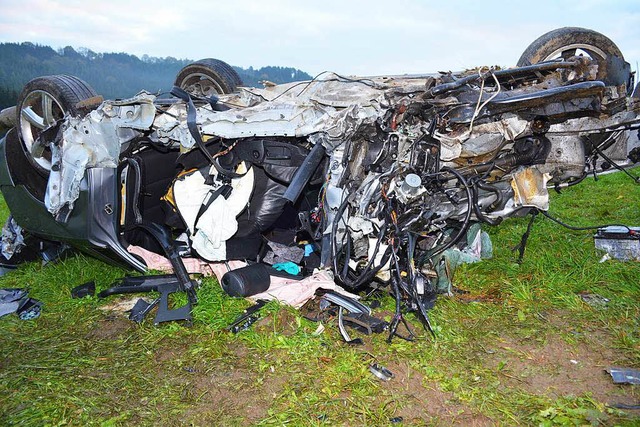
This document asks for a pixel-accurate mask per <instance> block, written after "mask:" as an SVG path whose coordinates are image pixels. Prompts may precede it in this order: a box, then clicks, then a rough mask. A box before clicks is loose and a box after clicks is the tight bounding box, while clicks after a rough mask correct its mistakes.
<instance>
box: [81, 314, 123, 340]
mask: <svg viewBox="0 0 640 427" xmlns="http://www.w3.org/2000/svg"><path fill="white" fill-rule="evenodd" d="M132 327H133V324H132V322H131V320H128V319H124V318H122V317H120V316H117V315H108V316H107V317H105V318H104V319H103V320H100V321H99V322H98V324H97V325H96V327H95V328H93V329H92V330H90V331H89V332H88V333H87V335H86V336H85V338H87V339H95V340H115V339H118V338H120V337H122V336H125V335H127V334H128V331H129V329H131V328H132Z"/></svg>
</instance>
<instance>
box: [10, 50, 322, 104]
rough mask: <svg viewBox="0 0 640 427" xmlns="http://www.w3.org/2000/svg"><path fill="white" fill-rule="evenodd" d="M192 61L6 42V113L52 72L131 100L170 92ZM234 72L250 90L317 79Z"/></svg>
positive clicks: (281, 71)
mask: <svg viewBox="0 0 640 427" xmlns="http://www.w3.org/2000/svg"><path fill="white" fill-rule="evenodd" d="M197 59H201V58H197ZM219 59H222V60H224V58H219ZM191 62H193V61H192V60H189V59H176V58H172V57H170V56H169V57H166V58H155V57H149V56H147V55H143V56H142V58H138V57H137V56H134V55H129V54H126V53H96V52H93V51H91V50H89V49H86V48H78V49H74V48H72V47H70V46H67V47H65V48H64V49H59V50H57V51H56V50H54V49H52V48H50V47H49V46H41V45H36V44H33V43H29V42H25V43H0V109H2V108H6V107H9V106H12V105H15V104H16V100H17V98H18V95H19V94H20V90H21V89H22V87H23V86H24V84H25V83H26V82H28V81H29V80H31V79H32V78H34V77H38V76H45V75H51V74H71V75H74V76H77V77H80V78H81V79H83V80H85V81H86V82H87V83H89V84H90V85H91V86H93V88H94V89H95V90H96V92H98V93H99V94H100V95H102V96H103V97H104V98H105V99H115V98H126V97H130V96H133V95H135V94H136V93H138V92H139V91H141V90H143V89H145V90H147V91H149V92H152V93H156V92H166V91H168V90H170V89H171V87H172V86H173V82H174V79H175V77H176V74H177V73H178V71H179V70H180V69H181V68H182V67H184V66H185V65H187V64H189V63H191ZM233 68H235V70H236V71H237V72H238V74H239V75H240V77H241V78H242V81H243V82H244V84H245V85H247V86H258V85H259V81H260V80H269V81H272V82H274V83H286V82H291V81H298V80H307V79H311V76H310V75H309V74H307V73H305V72H303V71H300V70H298V69H295V68H290V67H274V66H269V67H263V68H260V69H253V68H252V67H249V68H248V69H244V68H240V67H235V66H234V67H233Z"/></svg>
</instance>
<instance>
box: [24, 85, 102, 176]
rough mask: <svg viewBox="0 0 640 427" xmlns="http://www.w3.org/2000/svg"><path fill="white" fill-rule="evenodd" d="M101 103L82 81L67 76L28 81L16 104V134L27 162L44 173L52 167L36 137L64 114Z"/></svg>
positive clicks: (49, 157)
mask: <svg viewBox="0 0 640 427" xmlns="http://www.w3.org/2000/svg"><path fill="white" fill-rule="evenodd" d="M100 102H102V97H101V96H99V95H98V94H97V93H96V91H95V90H93V88H92V87H91V86H89V85H88V84H87V83H86V82H85V81H84V80H81V79H79V78H77V77H74V76H68V75H54V76H44V77H37V78H35V79H33V80H31V81H29V82H28V83H27V84H26V85H25V86H24V88H23V89H22V92H21V93H20V96H19V97H18V104H17V107H16V124H17V129H18V136H19V138H20V140H21V141H22V147H23V149H24V150H25V153H26V155H27V158H28V159H29V162H30V163H31V164H32V165H33V167H34V168H35V170H36V171H38V173H40V174H41V175H43V176H47V175H48V174H49V170H50V169H51V151H50V150H49V149H48V148H47V147H43V146H42V145H41V144H38V142H37V139H38V137H39V136H40V134H41V133H42V132H43V131H44V130H45V129H47V128H49V127H51V126H53V125H55V123H56V122H57V121H58V120H60V119H62V118H63V117H64V116H65V115H67V114H69V115H72V116H78V115H81V114H85V113H86V112H88V111H89V110H90V109H92V108H95V107H97V106H98V105H99V104H100Z"/></svg>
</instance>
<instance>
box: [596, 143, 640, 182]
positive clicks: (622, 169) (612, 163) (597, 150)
mask: <svg viewBox="0 0 640 427" xmlns="http://www.w3.org/2000/svg"><path fill="white" fill-rule="evenodd" d="M593 148H594V149H595V150H596V152H597V153H598V154H599V155H600V157H602V158H603V159H605V160H606V161H607V162H609V163H610V164H611V166H613V167H614V168H615V169H618V170H619V171H621V172H624V173H625V174H626V175H627V176H628V177H629V178H631V179H632V180H633V182H635V183H636V184H640V177H637V176H633V175H631V173H630V172H629V171H628V170H626V169H625V168H623V167H622V166H620V165H619V164H617V163H616V162H614V161H613V160H611V159H610V158H609V156H607V155H606V154H604V153H603V152H602V150H601V149H600V147H598V146H594V147H593ZM594 170H595V168H594Z"/></svg>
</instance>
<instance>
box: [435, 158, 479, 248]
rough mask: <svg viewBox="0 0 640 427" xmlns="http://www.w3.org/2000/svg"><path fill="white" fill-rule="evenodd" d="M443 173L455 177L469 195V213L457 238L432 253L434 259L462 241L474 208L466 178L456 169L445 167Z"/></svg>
mask: <svg viewBox="0 0 640 427" xmlns="http://www.w3.org/2000/svg"><path fill="white" fill-rule="evenodd" d="M442 171H443V172H449V173H450V174H451V175H453V176H455V177H456V178H457V179H458V182H460V183H461V184H462V186H463V187H464V190H465V193H466V195H467V211H466V214H465V217H464V219H463V220H462V226H461V227H460V230H459V231H458V233H457V234H456V236H455V237H453V238H452V239H451V240H449V241H448V242H447V243H445V244H443V245H442V246H440V247H439V248H438V249H436V250H434V251H430V252H429V258H432V257H434V256H436V255H438V254H440V253H442V252H444V251H446V250H447V249H449V248H450V247H451V246H453V245H455V244H456V243H458V241H460V239H461V238H462V237H463V236H464V233H466V231H467V229H468V228H469V221H470V220H471V212H472V210H473V209H472V208H471V207H472V206H473V195H472V194H471V189H470V188H469V185H468V184H467V181H466V180H465V179H464V177H463V176H462V175H460V174H459V173H458V172H457V171H456V170H455V169H452V168H448V167H444V168H442Z"/></svg>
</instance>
